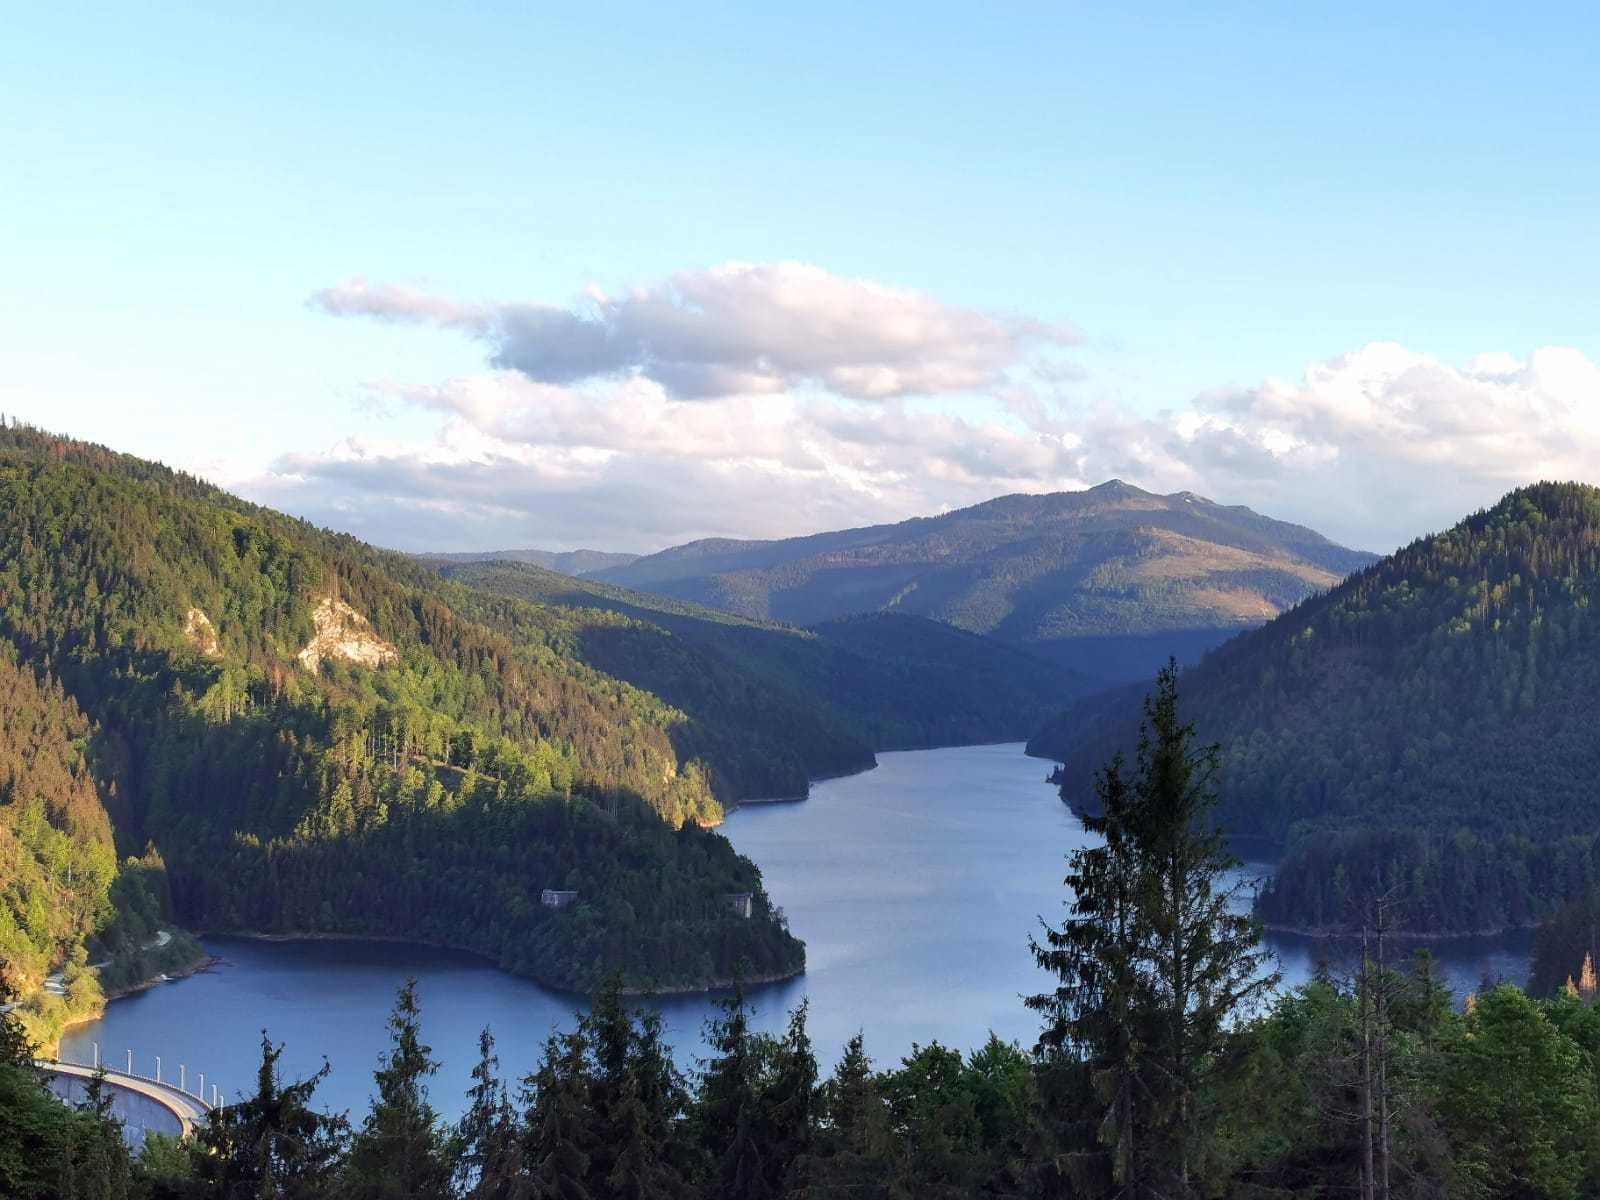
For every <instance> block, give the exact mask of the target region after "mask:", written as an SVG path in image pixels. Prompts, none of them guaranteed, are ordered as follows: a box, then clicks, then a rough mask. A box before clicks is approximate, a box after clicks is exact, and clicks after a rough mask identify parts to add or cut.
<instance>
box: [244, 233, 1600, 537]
mask: <svg viewBox="0 0 1600 1200" xmlns="http://www.w3.org/2000/svg"><path fill="white" fill-rule="evenodd" d="M317 303H319V304H320V305H321V306H322V307H324V308H327V309H328V310H329V311H335V312H340V313H351V314H365V315H374V316H379V317H382V318H385V319H391V320H407V321H419V322H427V323H431V324H436V325H446V326H451V327H454V328H459V329H462V330H465V331H467V332H469V333H472V334H474V335H475V336H480V337H483V338H484V339H486V340H487V341H488V342H489V343H490V345H491V354H492V365H494V366H496V367H497V368H498V369H491V370H487V371H485V372H483V373H480V374H474V375H468V376H463V377H460V378H456V379H450V380H446V381H443V382H441V383H438V384H435V385H431V386H426V387H414V388H397V387H393V386H382V387H376V388H375V389H374V394H375V395H376V396H377V398H379V399H380V400H381V401H382V402H383V403H382V404H379V405H378V406H377V408H378V410H379V411H382V410H383V409H385V408H389V409H394V408H405V409H408V410H410V411H412V412H417V411H421V412H423V413H432V414H435V415H436V417H437V420H438V422H439V425H438V432H437V435H436V436H435V437H433V438H432V439H423V440H421V441H407V442H395V441H383V440H379V439H376V438H360V439H350V440H347V441H345V442H342V443H340V444H339V445H337V446H335V447H333V448H331V449H329V450H326V451H324V452H321V453H314V454H301V455H293V456H287V457H285V458H282V459H280V460H278V461H277V462H275V463H274V464H273V465H272V467H271V468H270V469H269V470H267V471H266V472H264V473H258V474H255V475H253V476H252V477H251V478H249V479H247V480H235V481H234V482H235V483H236V484H237V485H238V486H240V487H241V488H242V490H245V491H246V492H248V493H249V494H251V495H253V496H255V497H256V498H259V499H262V500H265V501H267V502H270V503H275V504H279V505H281V506H283V507H287V508H289V509H291V510H293V511H296V512H300V513H303V514H305V515H308V516H311V517H312V518H314V519H317V520H322V521H325V522H327V523H329V524H334V525H338V526H340V527H343V528H348V529H351V530H352V531H355V532H358V533H360V534H362V535H364V536H366V537H368V538H370V539H372V540H375V541H379V542H383V543H386V544H391V545H401V546H405V547H407V548H422V547H435V548H441V549H448V548H468V547H488V546H509V545H542V546H547V547H550V548H554V549H563V548H570V547H574V546H579V545H594V546H599V547H603V548H617V549H634V550H647V549H654V548H657V547H660V546H663V545H666V544H670V543H674V542H679V541H684V540H687V539H690V538H694V537H701V536H714V535H715V536H743V537H776V536H788V535H793V534H801V533H808V532H814V531H817V530H821V529H835V528H841V527H845V526H850V525H860V524H870V523H875V522H882V521H894V520H900V519H903V518H906V517H910V516H917V515H926V514H929V513H935V512H939V511H942V510H945V509H948V508H952V507H958V506H961V505H965V504H971V503H976V502H978V501H981V500H984V499H988V498H990V497H992V496H995V495H998V494H1002V493H1005V492H1011V491H1032V492H1041V491H1053V490H1060V489H1072V488H1081V487H1085V486H1089V485H1091V484H1094V483H1098V482H1101V481H1102V480H1104V479H1107V478H1111V477H1120V478H1122V479H1125V480H1128V481H1129V482H1132V483H1136V484H1139V485H1140V486H1143V487H1147V488H1150V489H1152V490H1157V491H1163V492H1170V491H1179V490H1191V491H1195V492H1198V493H1201V494H1203V495H1206V496H1209V497H1211V498H1213V499H1215V500H1218V501H1220V502H1223V503H1229V504H1246V505H1249V506H1250V507H1252V508H1254V509H1256V510H1257V511H1260V512H1263V513H1266V514H1268V515H1271V516H1276V517H1281V518H1285V519H1290V520H1296V521H1300V522H1302V523H1304V524H1307V525H1310V526H1312V527H1313V528H1316V529H1318V530H1321V531H1322V532H1324V533H1326V534H1328V535H1329V536H1330V537H1333V538H1335V539H1336V540H1339V541H1343V542H1345V543H1347V544H1350V545H1354V546H1360V547H1363V548H1368V549H1375V550H1388V549H1391V548H1393V547H1395V546H1396V545H1399V544H1402V543H1403V542H1405V541H1408V540H1410V539H1411V538H1413V537H1416V536H1419V535H1421V534H1423V533H1426V532H1429V531H1431V530H1436V529H1439V528H1443V527H1445V526H1447V525H1449V524H1452V523H1453V522H1454V521H1456V520H1458V519H1459V518H1460V517H1462V516H1463V515H1465V514H1466V513H1468V512H1470V511H1472V510H1474V509H1476V508H1479V507H1482V506H1483V505H1486V504H1490V503H1493V502H1494V501H1495V500H1496V499H1498V498H1499V496H1500V495H1501V494H1503V493H1504V492H1506V491H1508V490H1510V489H1512V488H1514V487H1517V486H1519V485H1521V484H1524V483H1528V482H1531V481H1533V480H1536V479H1540V478H1557V479H1584V480H1591V481H1593V480H1595V479H1597V477H1600V468H1597V466H1596V464H1600V367H1597V366H1596V365H1595V364H1594V363H1593V362H1591V361H1590V360H1589V359H1588V358H1586V357H1585V356H1584V355H1583V354H1582V353H1580V352H1579V351H1576V350H1572V349H1566V348H1561V347H1546V348H1543V349H1539V350H1536V351H1534V352H1532V353H1531V354H1529V355H1528V356H1527V357H1526V358H1517V357H1515V356H1513V355H1509V354H1505V353H1498V352H1495V353H1489V352H1486V353H1483V354H1479V355H1477V356H1475V357H1473V358H1472V359H1470V360H1469V361H1467V362H1466V363H1465V364H1464V365H1459V366H1457V365H1452V364H1449V363H1445V362H1442V361H1440V360H1438V359H1436V358H1434V357H1432V356H1430V355H1427V354H1425V353H1421V352H1418V351H1415V350H1412V349H1409V348H1407V347H1404V346H1400V345H1396V344H1394V343H1383V342H1379V343H1373V344H1370V345H1367V346H1363V347H1361V348H1359V349H1356V350H1354V351H1351V352H1350V353H1347V354H1343V355H1340V356H1338V357H1335V358H1331V359H1327V360H1324V361H1319V362H1313V363H1311V364H1310V365H1308V366H1307V367H1306V369H1305V371H1304V373H1303V375H1302V376H1301V377H1300V378H1299V379H1295V380H1288V379H1275V378H1269V379H1265V380H1263V381H1262V382H1261V383H1260V384H1258V385H1256V386H1254V387H1249V388H1242V389H1227V390H1218V391H1214V392H1209V393H1206V394H1203V395H1200V396H1197V397H1194V398H1192V399H1191V400H1189V401H1188V402H1187V403H1186V404H1184V405H1183V406H1182V407H1180V408H1178V409H1177V410H1175V411H1172V412H1169V413H1166V414H1162V415H1160V416H1158V417H1148V416H1139V415H1133V414H1130V413H1128V412H1126V411H1124V410H1122V409H1119V408H1117V407H1116V406H1113V405H1109V404H1105V403H1087V402H1083V401H1080V400H1076V399H1073V398H1072V397H1073V396H1074V395H1075V394H1076V393H1077V392H1078V391H1080V390H1084V389H1086V388H1087V386H1089V385H1086V384H1085V383H1084V381H1083V380H1082V378H1081V376H1079V375H1077V374H1076V373H1075V372H1069V371H1064V370H1061V369H1060V367H1061V364H1060V362H1059V360H1048V359H1047V360H1044V361H1043V362H1041V361H1039V360H1037V359H1034V360H1030V358H1029V353H1030V351H1029V348H1030V347H1031V346H1033V345H1035V344H1038V345H1048V344H1051V343H1060V342H1061V341H1064V340H1065V337H1066V335H1065V334H1064V333H1063V331H1060V330H1054V329H1047V328H1046V327H1044V326H1042V325H1040V324H1038V323H1034V322H1029V321H1026V320H1023V319H1019V318H998V317H992V316H987V315H984V314H979V313H975V312H972V311H969V310H964V309H959V308H953V307H951V306H948V305H944V304H941V303H939V302H937V301H934V300H932V299H930V298H928V297H925V296H921V295H919V294H917V293H913V292H905V291H901V290H897V289H893V288H887V287H884V286H882V285H880V284H875V283H871V282H868V281H863V280H848V279H841V278H839V277H837V276H833V275H829V274H828V273H826V272H824V271H821V270H819V269H817V268H815V267H806V266H800V265H797V264H777V265H774V266H765V267H746V266H738V265H734V266H727V267H720V268H715V269H713V270H708V271H701V272H685V273H682V274H679V275H676V276H674V277H673V278H672V279H671V280H669V281H668V282H667V283H665V284H663V285H661V286H659V287H656V288H651V289H644V290H641V291H636V292H632V293H629V294H628V295H627V296H624V297H616V298H614V297H607V296H604V295H601V294H599V293H594V294H592V295H591V297H590V304H591V305H592V307H591V308H590V309H589V310H587V311H583V312H580V311H568V310H562V309H550V308H537V307H533V306H515V305H498V306H475V305H469V304H460V303H457V302H455V301H450V300H446V299H442V298H440V297H435V296H431V295H428V294H426V293H422V292H416V291H410V290H406V289H400V288H392V287H372V286H368V285H364V284H353V285H347V286H346V287H344V288H340V289H334V290H333V291H330V292H328V293H323V294H322V295H321V296H320V297H318V300H317ZM1091 383H1092V381H1091ZM975 390H976V391H979V392H981V393H982V394H984V395H985V396H986V397H987V402H985V403H973V402H970V401H969V400H967V399H957V400H955V401H951V402H945V403H943V404H941V405H935V404H934V403H933V402H932V401H930V400H928V399H926V397H927V396H929V395H932V394H942V393H947V392H954V393H958V394H966V393H970V392H973V391H975ZM952 409H954V410H955V412H953V411H951V410H952ZM956 412H960V413H965V414H967V415H956Z"/></svg>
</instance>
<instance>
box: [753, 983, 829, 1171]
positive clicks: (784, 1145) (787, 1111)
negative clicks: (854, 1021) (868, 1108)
mask: <svg viewBox="0 0 1600 1200" xmlns="http://www.w3.org/2000/svg"><path fill="white" fill-rule="evenodd" d="M809 1012H810V1001H809V1000H802V1001H801V1002H800V1003H799V1004H798V1005H796V1006H795V1008H794V1011H793V1012H791V1013H790V1014H789V1027H788V1029H787V1030H786V1031H785V1033H784V1035H783V1037H782V1038H781V1039H780V1040H779V1041H778V1043H777V1045H776V1046H775V1047H773V1052H772V1069H771V1072H770V1077H769V1078H768V1080H767V1082H766V1084H765V1086H764V1087H763V1088H762V1090H761V1096H760V1101H759V1102H760V1106H761V1121H760V1139H761V1144H762V1148H763V1149H762V1160H763V1166H764V1169H765V1173H766V1180H767V1187H768V1189H769V1191H770V1194H772V1195H774V1196H781V1195H785V1194H787V1192H788V1191H789V1185H790V1177H791V1173H792V1172H793V1170H794V1167H795V1164H796V1163H797V1162H798V1161H799V1160H800V1159H801V1158H802V1157H803V1156H804V1155H805V1154H806V1153H807V1152H808V1151H809V1150H810V1149H811V1142H812V1136H813V1134H814V1133H815V1130H816V1120H817V1099H818V1096H817V1091H818V1087H817V1056H816V1053H815V1051H814V1050H813V1049H812V1048H811V1036H810V1034H809V1033H807V1031H806V1016H807V1014H808V1013H809Z"/></svg>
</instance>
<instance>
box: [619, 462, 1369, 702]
mask: <svg viewBox="0 0 1600 1200" xmlns="http://www.w3.org/2000/svg"><path fill="white" fill-rule="evenodd" d="M1371 561H1372V556H1371V555H1369V554H1364V553H1361V552H1359V551H1354V550H1347V549H1345V548H1344V547H1342V546H1338V545H1335V544H1334V543H1332V542H1330V541H1328V540H1327V539H1326V538H1324V537H1322V536H1321V535H1320V534H1317V533H1315V532H1313V531H1312V530H1309V529H1305V528H1303V527H1301V526H1298V525H1291V524H1287V523H1285V522H1282V521H1274V520H1271V519H1270V518H1267V517H1263V516H1260V515H1258V514H1256V513H1253V512H1251V511H1250V510H1249V509H1247V508H1238V507H1225V506H1223V505H1219V504H1214V503H1212V502H1211V501H1209V500H1206V499H1204V498H1203V497H1200V496H1195V495H1192V494H1190V493H1187V492H1180V493H1177V494H1175V495H1171V496H1158V495H1154V494H1152V493H1150V492H1145V491H1141V490H1140V489H1139V488H1136V487H1132V486H1130V485H1128V484H1125V483H1122V482H1120V481H1117V480H1113V481H1111V482H1109V483H1105V484H1101V485H1100V486H1099V487H1094V488H1090V489H1088V490H1087V491H1083V492H1058V493H1054V494H1052V495H1044V496H1030V495H1013V496H1002V497H1000V498H998V499H995V500H990V501H988V502H987V503H984V504H978V505H974V506H973V507H971V508H964V509H960V510H958V511H956V512H951V513H945V514H943V515H941V516H937V517H922V518H917V519H915V520H911V521H903V522H901V523H899V524H896V525H879V526H872V527H869V528H864V529H851V530H844V531H841V532H837V533H821V534H815V535H813V536H810V537H801V538H789V539H785V540H781V541H770V542H746V541H731V540H725V539H715V540H709V541H700V542H691V543H689V544H688V545H685V546H679V547H675V548H673V549H670V550H663V551H661V552H660V553H658V554H652V555H647V556H645V557H643V558H640V559H637V560H636V561H634V562H632V563H629V564H627V565H625V566H620V567H612V568H607V569H605V570H601V571H597V572H595V573H594V575H593V577H594V578H596V579H600V580H604V581H606V582H610V583H616V584H620V585H623V586H625V587H631V588H637V589H642V590H647V591H652V592H658V593H660V594H662V595H666V596H672V597H675V598H678V599H683V600H691V601H694V602H697V603H700V604H706V605H710V606H712V607H714V608H720V609H724V610H726V611H729V612H734V613H739V614H741V615H744V616H749V617H758V618H768V619H772V620H778V621H786V622H791V623H794V624H799V625H814V624H818V623H820V622H823V621H829V620H835V619H838V618H841V617H846V616H852V615H856V614H860V613H868V612H895V613H904V614H909V615H913V616H922V617H927V618H930V619H933V620H937V621H942V622H944V623H946V624H950V625H954V626H956V627H958V628H960V629H965V630H968V631H970V632H973V633H981V634H985V635H990V636H993V637H996V638H998V639H1001V640H1003V641H1008V642H1012V643H1014V644H1017V645H1020V646H1023V647H1024V648H1026V649H1029V650H1030V651H1032V652H1034V653H1036V654H1037V653H1045V654H1048V655H1049V656H1050V657H1051V658H1052V659H1053V660H1055V661H1058V662H1062V663H1065V664H1067V665H1070V666H1072V667H1075V668H1077V669H1079V670H1081V671H1083V672H1084V673H1086V674H1090V675H1095V676H1100V677H1102V678H1106V679H1129V678H1137V677H1141V676H1143V675H1145V674H1147V673H1148V674H1154V671H1155V667H1156V665H1157V664H1158V663H1159V662H1160V661H1164V659H1165V656H1166V654H1167V653H1169V652H1171V653H1178V654H1180V655H1183V656H1189V655H1192V654H1197V653H1198V652H1199V651H1200V650H1202V649H1204V648H1205V647H1207V646H1210V645H1214V644H1215V643H1217V642H1218V641H1221V640H1222V639H1223V638H1225V637H1227V636H1228V635H1229V634H1231V633H1233V632H1236V631H1238V630H1240V629H1243V628H1247V627H1249V626H1251V625H1255V624H1259V623H1260V622H1262V621H1264V620H1266V619H1268V618H1270V617H1272V616H1275V615H1276V614H1277V613H1279V612H1281V611H1282V610H1283V609H1285V608H1287V607H1289V606H1291V605H1293V604H1294V603H1295V602H1297V601H1299V600H1302V599H1304V598H1305V597H1306V596H1308V595H1310V594H1312V593H1313V592H1316V591H1320V590H1323V589H1325V588H1328V587H1330V586H1332V585H1333V584H1335V583H1337V582H1338V581H1339V580H1340V579H1341V578H1343V577H1344V576H1345V575H1346V574H1348V573H1349V572H1350V571H1352V570H1355V569H1356V568H1358V567H1360V566H1363V565H1365V564H1366V563H1369V562H1371Z"/></svg>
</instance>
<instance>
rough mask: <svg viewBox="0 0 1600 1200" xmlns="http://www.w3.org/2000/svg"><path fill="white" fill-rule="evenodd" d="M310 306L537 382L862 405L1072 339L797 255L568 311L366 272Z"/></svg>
mask: <svg viewBox="0 0 1600 1200" xmlns="http://www.w3.org/2000/svg"><path fill="white" fill-rule="evenodd" d="M311 302H312V304H313V306H315V307H317V308H320V309H322V310H323V311H325V312H327V313H330V314H333V315H335V316H358V317H369V318H375V319H378V320H385V321H394V322H404V323H415V324H431V325H437V326H440V327H442V328H446V329H455V330H459V331H461V332H464V333H467V334H469V335H470V336H473V337H477V338H481V339H482V340H484V341H485V342H487V343H488V344H489V345H490V346H491V347H492V355H491V360H490V361H491V365H493V366H495V367H499V368H505V369H509V370H514V371H517V372H519V373H521V374H522V375H524V376H526V377H527V378H529V379H531V380H534V381H535V382H539V383H556V384H571V383H578V382H581V381H584V380H591V379H598V378H602V377H607V376H619V377H620V376H628V375H637V376H639V377H642V378H645V379H650V380H654V381H655V382H656V383H658V384H660V385H661V386H662V387H663V388H664V389H665V390H666V391H667V392H668V393H669V394H671V395H672V396H674V397H676V398H679V399H708V398H716V397H723V396H734V395H770V394H774V393H778V392H783V391H787V390H790V389H794V388H801V387H806V386H815V387H820V388H822V389H825V390H827V391H829V392H833V393H835V394H837V395H840V396H847V397H851V398H853V399H859V400H882V399H886V398H890V397H896V396H907V395H932V394H944V393H951V392H964V391H970V390H973V389H976V388H983V387H989V386H994V385H996V384H998V383H999V382H1001V381H1002V380H1003V379H1004V377H1005V374H1006V372H1007V371H1008V370H1009V369H1011V368H1013V367H1015V366H1017V365H1019V364H1020V363H1022V362H1023V361H1024V360H1025V358H1026V357H1027V356H1028V355H1029V354H1030V353H1031V352H1034V351H1036V350H1041V349H1047V348H1050V347H1058V346H1064V345H1069V344H1071V343H1072V342H1074V341H1075V340H1076V337H1077V335H1076V333H1075V332H1074V331H1073V330H1071V329H1069V328H1064V327H1061V326H1052V325H1048V324H1045V323H1043V322H1039V321H1032V320H1028V319H1025V318H1022V317H1013V316H999V315H994V314H989V313H983V312H978V311H976V310H973V309H965V308H958V307H955V306H952V305H948V304H941V303H939V302H938V301H936V300H933V299H932V298H930V297H928V296H925V295H923V294H922V293H920V292H916V291H910V290H907V289H904V288H894V287H889V286H886V285H884V284H881V283H875V282H873V281H871V280H865V279H845V278H842V277H840V276H837V275H832V274H830V273H828V272H827V271H824V270H823V269H822V268H820V267H814V266H809V265H807V264H805V263H794V262H784V263H769V264H756V265H752V264H747V263H729V264H725V265H723V266H720V267H713V268H711V269H709V270H704V271H683V272H679V273H678V274H676V275H674V276H672V277H671V278H670V279H668V280H667V281H666V282H664V283H662V284H660V285H658V286H655V287H649V288H639V289H635V290H633V291H630V292H628V293H627V294H626V295H622V296H615V297H613V296H607V295H605V294H603V293H602V292H600V291H598V290H597V289H591V290H590V293H589V298H588V303H587V304H586V305H585V306H583V307H582V308H578V309H565V308H555V307H551V306H547V305H536V304H471V303H464V302H460V301H456V300H452V299H450V298H447V297H442V296H436V295H432V294H429V293H427V292H422V291H418V290H416V289H412V288H407V287H402V286H397V285H393V284H369V283H366V282H365V281H363V280H352V281H350V282H348V283H344V284H341V285H339V286H338V287H333V288H327V289H325V290H323V291H320V292H317V293H316V294H314V295H313V296H312V298H311Z"/></svg>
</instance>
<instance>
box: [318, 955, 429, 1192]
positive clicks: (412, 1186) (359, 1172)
mask: <svg viewBox="0 0 1600 1200" xmlns="http://www.w3.org/2000/svg"><path fill="white" fill-rule="evenodd" d="M389 1032H390V1035H391V1039H392V1046H391V1048H390V1050H389V1053H388V1054H387V1055H385V1056H384V1058H383V1060H382V1062H381V1064H380V1065H379V1067H378V1070H377V1072H376V1073H375V1074H374V1079H375V1080H376V1081H377V1085H378V1096H377V1099H376V1100H375V1101H374V1102H373V1105H372V1108H371V1109H370V1110H369V1111H368V1113H367V1118H366V1121H365V1122H364V1123H363V1124H362V1127H361V1130H360V1132H358V1133H357V1134H356V1136H355V1138H354V1139H353V1141H352V1142H351V1146H350V1156H349V1159H348V1161H347V1162H346V1164H345V1170H344V1176H343V1179H342V1181H341V1183H342V1189H341V1190H342V1194H343V1195H344V1196H345V1197H348V1198H349V1200H443V1198H445V1197H448V1196H449V1194H450V1163H449V1156H448V1153H447V1146H446V1139H445V1135H444V1133H443V1130H442V1129H441V1127H440V1124H439V1118H438V1116H437V1114H436V1113H435V1112H434V1110H433V1106H432V1105H431V1104H430V1103H429V1102H428V1085H427V1079H428V1077H429V1076H430V1075H432V1074H433V1073H434V1072H435V1071H437V1070H438V1069H439V1067H438V1063H436V1062H435V1061H434V1059H433V1052H432V1049H431V1048H430V1047H428V1046H427V1045H425V1044H424V1043H423V1041H422V1024H421V1016H420V1013H419V1010H418V1008H417V981H416V980H415V979H408V980H406V982H405V985H404V986H403V987H401V989H400V993H399V995H398V996H397V997H396V998H395V1004H394V1011H393V1012H392V1013H391V1014H390V1016H389Z"/></svg>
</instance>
